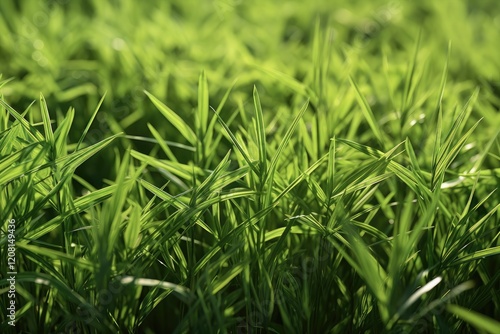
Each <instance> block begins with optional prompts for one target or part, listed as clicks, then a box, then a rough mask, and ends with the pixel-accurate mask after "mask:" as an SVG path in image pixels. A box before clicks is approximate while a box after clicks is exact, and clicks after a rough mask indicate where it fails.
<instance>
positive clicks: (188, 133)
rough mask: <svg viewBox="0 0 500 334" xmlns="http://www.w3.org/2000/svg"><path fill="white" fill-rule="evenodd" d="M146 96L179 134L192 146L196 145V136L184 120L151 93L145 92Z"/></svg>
mask: <svg viewBox="0 0 500 334" xmlns="http://www.w3.org/2000/svg"><path fill="white" fill-rule="evenodd" d="M145 93H146V95H147V96H148V97H149V99H150V100H151V102H153V104H154V105H155V106H156V108H157V109H158V110H159V111H160V112H161V113H162V115H163V116H165V118H166V119H167V121H169V122H170V123H171V124H172V125H173V126H174V127H175V128H176V129H177V131H179V133H180V134H181V135H182V136H183V137H184V138H185V139H186V140H187V141H188V142H189V143H190V144H191V145H193V146H195V145H196V134H195V133H194V132H193V130H192V129H191V128H190V127H189V126H188V125H187V124H186V122H184V120H183V119H182V118H181V117H180V116H179V115H177V114H176V113H175V112H174V111H173V110H172V109H170V108H169V107H167V106H166V105H165V104H163V103H162V102H161V101H160V100H158V99H157V98H156V97H154V96H153V95H152V94H151V93H149V92H147V91H145Z"/></svg>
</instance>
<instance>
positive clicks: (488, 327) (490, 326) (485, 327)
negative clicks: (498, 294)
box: [446, 304, 500, 334]
mask: <svg viewBox="0 0 500 334" xmlns="http://www.w3.org/2000/svg"><path fill="white" fill-rule="evenodd" d="M446 309H447V310H448V311H449V312H451V313H453V314H455V315H456V316H457V317H459V318H461V319H463V320H465V321H467V322H468V323H470V324H471V325H473V326H474V327H475V328H476V329H477V330H479V331H485V332H487V333H490V334H496V333H498V332H500V322H499V321H497V320H495V319H492V318H490V317H487V316H485V315H483V314H480V313H478V312H475V311H471V310H468V309H465V308H463V307H461V306H458V305H453V304H451V305H448V306H447V307H446Z"/></svg>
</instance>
